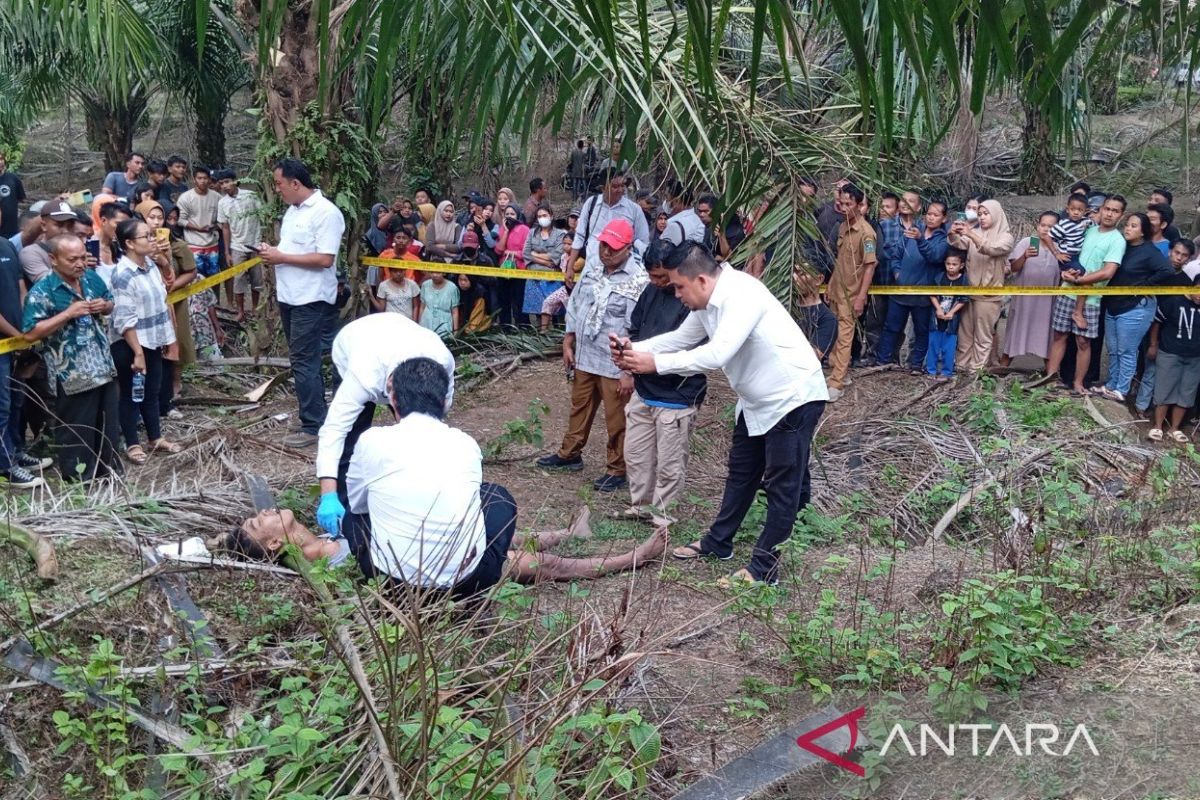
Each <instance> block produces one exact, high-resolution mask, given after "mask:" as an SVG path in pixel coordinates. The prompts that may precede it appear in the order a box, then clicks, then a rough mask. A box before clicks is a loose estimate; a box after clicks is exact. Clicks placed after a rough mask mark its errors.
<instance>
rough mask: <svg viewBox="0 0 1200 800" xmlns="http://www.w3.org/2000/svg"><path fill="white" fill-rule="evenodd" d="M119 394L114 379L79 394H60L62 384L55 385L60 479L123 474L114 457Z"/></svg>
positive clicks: (55, 431) (56, 433)
mask: <svg viewBox="0 0 1200 800" xmlns="http://www.w3.org/2000/svg"><path fill="white" fill-rule="evenodd" d="M118 393H119V392H118V389H117V383H116V381H109V382H108V383H106V384H104V385H103V386H100V387H97V388H95V389H89V390H87V391H86V392H80V393H78V394H63V391H62V387H61V386H59V387H58V400H57V402H56V403H55V413H56V414H57V416H58V424H57V425H55V428H54V438H55V445H56V449H57V450H58V453H57V456H58V471H59V472H60V473H61V474H62V477H63V480H68V481H77V480H91V479H92V478H97V477H103V476H104V475H107V474H110V473H111V474H115V475H120V474H121V473H122V471H123V470H122V467H121V459H120V457H118V456H117V438H118V436H119V435H120V434H119V430H120V426H119V425H118V422H117V416H118V412H117V403H118V401H117V395H118ZM80 464H82V465H83V468H82V469H80V467H79V465H80Z"/></svg>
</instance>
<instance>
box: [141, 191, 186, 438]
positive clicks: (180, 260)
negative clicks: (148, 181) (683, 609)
mask: <svg viewBox="0 0 1200 800" xmlns="http://www.w3.org/2000/svg"><path fill="white" fill-rule="evenodd" d="M134 210H135V211H136V212H137V213H138V216H140V217H141V218H142V219H144V220H145V221H146V224H147V225H149V226H150V229H151V230H152V231H154V232H155V237H156V238H158V237H161V236H162V235H163V234H159V233H158V231H160V230H162V231H166V239H165V242H166V244H165V250H166V252H165V254H164V255H165V257H162V256H159V255H157V254H156V256H155V261H156V262H157V263H158V269H159V273H160V274H161V275H162V279H163V285H164V286H166V288H167V294H170V293H171V292H174V291H176V290H177V289H182V288H183V287H184V286H187V285H188V284H189V283H191V282H192V281H193V280H195V278H196V259H195V258H194V257H193V256H192V251H191V250H189V249H188V246H187V244H185V243H184V242H183V241H182V240H180V239H176V238H175V236H174V235H173V234H172V233H171V231H170V228H168V227H166V215H165V214H163V207H162V205H161V204H159V203H158V201H155V200H151V201H149V202H145V203H142V204H141V205H139V206H138V207H137V208H136V209H134ZM170 308H171V324H172V325H173V326H174V328H175V344H172V345H169V346H168V347H167V348H165V349H164V350H163V369H162V386H161V388H160V390H159V395H158V407H159V415H160V416H163V417H167V418H168V419H183V414H182V413H180V411H179V410H178V409H176V408H174V407H173V405H172V404H173V401H174V399H175V396H176V395H178V394H179V390H180V389H181V388H182V386H181V384H182V382H183V373H182V369H183V367H185V366H186V365H188V364H192V363H195V361H196V348H195V345H194V344H193V343H192V325H191V320H190V319H189V316H190V315H189V314H188V301H187V300H186V299H185V300H179V301H177V302H175V303H174V304H172V305H171V306H170Z"/></svg>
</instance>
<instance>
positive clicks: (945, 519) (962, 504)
mask: <svg viewBox="0 0 1200 800" xmlns="http://www.w3.org/2000/svg"><path fill="white" fill-rule="evenodd" d="M1058 450H1059V446H1057V445H1056V446H1054V447H1047V448H1045V449H1043V450H1039V451H1037V452H1036V453H1034V454H1033V455H1031V456H1029V457H1028V458H1026V459H1024V460H1023V461H1021V463H1019V464H1017V465H1016V466H1015V467H1010V468H1009V469H1007V470H1005V471H1004V472H1001V473H1000V474H999V475H988V476H987V477H986V478H984V479H983V480H982V481H980V482H979V483H977V484H975V485H974V486H972V487H971V488H970V489H968V490H967V491H966V492H964V493H963V494H961V495H959V498H958V499H957V500H955V501H954V504H953V505H952V506H950V508H948V509H946V513H945V514H942V518H941V519H939V520H938V521H937V524H936V525H934V526H933V531H932V532H931V533H930V536H931V537H932V538H933V540H934V541H935V542H936V541H937V540H938V539H940V538H942V534H944V533H945V532H946V529H947V528H949V527H950V526H951V525H952V524H954V520H955V519H956V518H957V517H958V515H959V514H960V513H962V511H963V509H964V508H966V507H967V506H969V505H970V504H971V502H972V501H973V500H974V499H975V498H976V497H978V496H979V495H980V494H982V493H983V492H984V491H986V490H987V489H988V488H989V487H991V485H992V484H993V483H997V482H998V481H1001V480H1003V479H1006V478H1008V477H1009V476H1011V475H1016V474H1017V473H1018V472H1020V471H1021V470H1023V469H1025V468H1026V467H1028V466H1029V465H1030V464H1033V463H1035V462H1037V461H1040V460H1042V459H1043V458H1045V457H1046V456H1048V455H1050V454H1052V453H1055V452H1058Z"/></svg>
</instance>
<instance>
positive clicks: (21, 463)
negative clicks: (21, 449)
mask: <svg viewBox="0 0 1200 800" xmlns="http://www.w3.org/2000/svg"><path fill="white" fill-rule="evenodd" d="M53 463H54V459H53V458H37V457H35V456H31V455H29V454H28V453H21V455H19V456H17V466H18V467H24V468H25V469H45V468H46V467H48V466H50V465H51V464H53Z"/></svg>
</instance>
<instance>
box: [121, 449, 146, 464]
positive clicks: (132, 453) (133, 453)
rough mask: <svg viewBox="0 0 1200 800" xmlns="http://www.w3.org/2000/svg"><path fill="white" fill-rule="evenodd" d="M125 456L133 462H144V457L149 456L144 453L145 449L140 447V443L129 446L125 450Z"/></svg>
mask: <svg viewBox="0 0 1200 800" xmlns="http://www.w3.org/2000/svg"><path fill="white" fill-rule="evenodd" d="M125 457H126V458H128V459H129V460H130V461H132V462H133V463H134V464H145V463H146V459H147V458H149V456H147V455H146V451H145V450H143V449H142V446H141V445H140V444H135V445H134V446H133V447H130V448H129V449H128V450H126V451H125Z"/></svg>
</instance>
